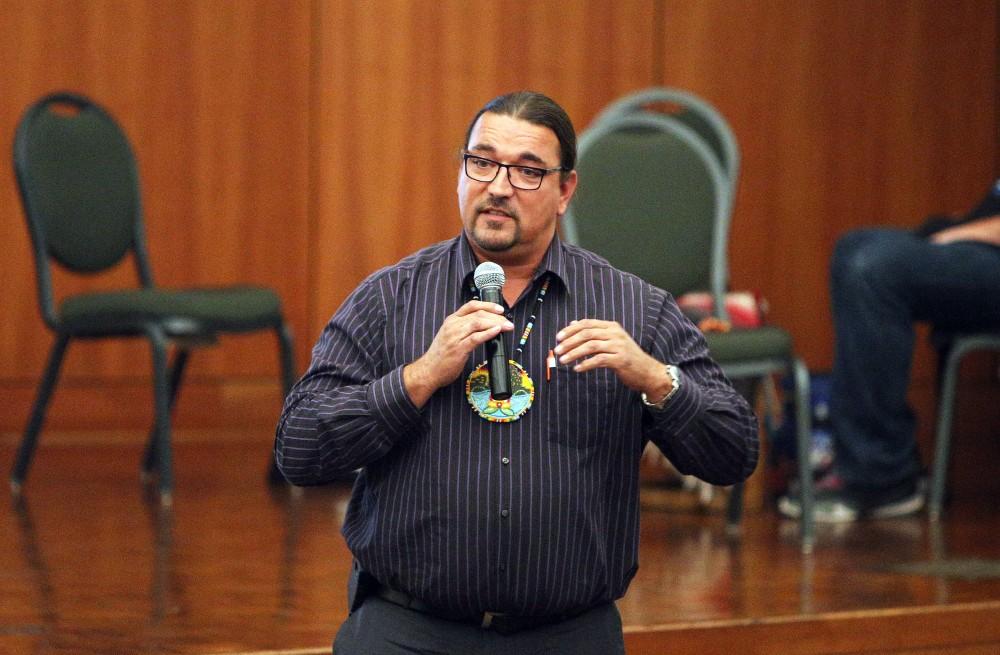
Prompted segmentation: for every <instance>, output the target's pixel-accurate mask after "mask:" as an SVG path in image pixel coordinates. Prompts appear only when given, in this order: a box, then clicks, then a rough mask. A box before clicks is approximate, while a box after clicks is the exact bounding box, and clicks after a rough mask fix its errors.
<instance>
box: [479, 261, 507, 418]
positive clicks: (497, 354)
mask: <svg viewBox="0 0 1000 655" xmlns="http://www.w3.org/2000/svg"><path fill="white" fill-rule="evenodd" d="M472 279H473V280H474V281H475V283H476V288H477V289H479V299H480V300H482V301H483V302H491V303H495V304H497V305H500V306H501V307H502V306H503V298H502V297H501V295H500V291H501V290H502V289H503V283H504V282H506V281H507V276H506V275H504V274H503V268H501V267H500V265H499V264H494V263H493V262H483V263H482V264H480V265H479V266H477V267H476V272H475V273H473V275H472ZM486 357H487V359H488V360H489V362H490V395H491V396H493V399H494V400H507V399H508V398H510V364H509V363H507V348H505V347H504V345H503V332H501V333H500V334H498V335H496V336H495V337H493V338H492V339H490V340H489V341H487V342H486Z"/></svg>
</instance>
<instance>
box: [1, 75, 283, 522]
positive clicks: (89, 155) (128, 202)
mask: <svg viewBox="0 0 1000 655" xmlns="http://www.w3.org/2000/svg"><path fill="white" fill-rule="evenodd" d="M14 170H15V173H16V176H17V184H18V189H19V191H20V196H21V201H22V205H23V207H24V214H25V217H26V219H27V223H28V229H29V232H30V235H31V242H32V246H33V250H34V261H35V268H36V276H37V286H38V302H39V307H40V309H41V314H42V318H43V320H44V322H45V325H46V326H47V327H48V328H49V329H50V330H51V331H52V332H53V334H54V337H55V342H54V344H53V346H52V350H51V353H50V355H49V359H48V364H47V365H46V368H45V372H44V375H43V377H42V379H41V382H40V384H39V387H38V391H37V395H36V398H35V402H34V406H33V408H32V410H31V415H30V418H29V420H28V424H27V427H26V429H25V431H24V436H23V439H22V441H21V444H20V447H19V449H18V452H17V457H16V461H15V463H14V467H13V471H12V473H11V487H12V489H13V491H14V492H15V493H19V492H20V491H21V487H22V484H23V483H24V479H25V476H26V475H27V473H28V468H29V466H30V464H31V460H32V456H33V454H34V451H35V447H36V445H37V441H38V435H39V432H40V430H41V427H42V423H43V421H44V418H45V411H46V407H47V405H48V402H49V399H50V397H51V395H52V391H53V389H54V387H55V384H56V381H57V379H58V376H59V369H60V365H61V363H62V360H63V355H64V354H65V352H66V348H67V346H68V345H69V343H70V340H71V339H74V338H76V339H102V338H120V337H142V338H145V339H148V340H149V343H150V346H151V350H152V363H153V367H152V374H153V390H154V404H155V407H154V410H155V411H154V415H155V419H154V425H153V428H152V430H151V432H150V439H149V444H148V446H147V448H146V455H145V457H144V460H143V464H142V467H143V471H144V473H145V474H151V473H157V474H158V476H159V490H160V498H161V502H163V503H164V504H170V502H171V498H172V491H173V473H172V455H171V445H170V442H171V437H170V434H171V420H170V412H171V408H172V406H173V403H174V400H175V398H176V394H177V390H178V388H179V387H180V384H181V381H182V379H183V373H184V368H185V365H186V363H187V361H188V356H189V353H190V350H191V348H193V347H195V346H200V345H206V344H211V343H213V342H214V341H215V339H216V337H217V335H219V334H222V333H243V332H251V331H256V330H273V331H274V333H275V334H276V335H277V339H278V345H279V352H280V359H281V369H282V392H283V393H284V392H287V390H288V389H289V388H291V385H292V382H293V375H294V365H293V358H292V343H291V336H290V333H289V330H288V328H287V326H286V324H285V321H284V319H283V315H282V309H281V301H280V299H279V298H278V296H277V294H276V293H275V292H274V291H272V290H270V289H266V288H260V287H254V286H229V287H218V288H201V289H184V290H168V289H164V288H161V287H157V286H156V285H155V284H154V282H153V274H152V269H151V267H150V264H149V259H148V256H147V252H146V245H145V234H144V229H143V220H142V206H141V202H140V192H139V174H138V170H137V167H136V162H135V158H134V155H133V153H132V148H131V146H130V145H129V141H128V138H127V137H126V135H125V134H124V132H123V131H122V130H121V128H120V127H119V126H118V124H117V123H116V122H115V120H114V119H113V118H112V117H111V116H110V115H109V114H108V113H107V112H106V111H105V110H104V109H102V108H101V107H100V106H98V105H97V104H95V103H93V102H91V101H90V100H89V99H87V98H85V97H83V96H81V95H77V94H72V93H55V94H52V95H48V96H45V97H43V98H41V99H40V100H38V101H37V102H36V103H34V104H33V105H32V106H31V107H29V108H28V109H27V111H26V112H25V114H24V116H23V117H22V119H21V121H20V123H19V125H18V127H17V133H16V135H15V140H14ZM129 254H131V255H132V259H133V263H134V265H135V267H136V272H137V278H138V283H137V286H136V287H135V288H129V289H114V290H106V291H89V292H86V293H78V294H75V295H68V296H65V297H64V298H63V299H62V300H61V302H59V303H58V304H57V302H56V294H55V290H54V288H53V276H52V273H51V270H50V269H51V267H52V264H53V263H55V264H56V265H58V266H61V267H62V268H63V269H65V270H67V271H70V272H72V273H76V274H81V275H86V274H93V273H98V272H102V271H106V270H109V269H111V268H114V267H115V266H117V265H118V264H119V263H120V262H121V261H122V260H123V259H125V258H126V256H127V255H129ZM171 345H173V346H174V349H175V355H174V358H173V362H172V363H171V364H170V365H169V366H168V361H167V359H168V349H169V347H170V346H171Z"/></svg>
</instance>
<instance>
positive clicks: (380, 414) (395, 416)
mask: <svg viewBox="0 0 1000 655" xmlns="http://www.w3.org/2000/svg"><path fill="white" fill-rule="evenodd" d="M368 407H369V408H371V413H372V416H374V417H375V419H376V420H377V421H378V422H379V424H381V425H382V427H383V429H384V430H385V432H386V434H388V435H389V436H390V437H392V438H393V440H396V439H398V438H400V437H402V436H403V435H404V434H406V433H408V432H412V431H413V430H414V428H416V427H418V426H419V425H420V422H421V414H420V410H419V409H417V407H416V405H414V404H413V400H412V399H411V398H410V394H408V393H407V392H406V386H405V385H404V384H403V367H402V366H400V367H398V368H396V369H395V370H393V371H391V372H390V373H389V374H388V375H384V376H382V377H381V378H379V379H377V380H375V381H374V382H372V383H371V384H370V385H368Z"/></svg>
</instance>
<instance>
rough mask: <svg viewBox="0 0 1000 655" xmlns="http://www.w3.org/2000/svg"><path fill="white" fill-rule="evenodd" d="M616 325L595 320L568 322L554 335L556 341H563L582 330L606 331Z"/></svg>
mask: <svg viewBox="0 0 1000 655" xmlns="http://www.w3.org/2000/svg"><path fill="white" fill-rule="evenodd" d="M616 325H618V324H617V323H615V322H614V321H600V320H597V319H595V318H584V319H581V320H578V321H570V323H569V325H567V326H566V327H564V328H563V329H562V330H560V331H559V332H558V333H557V334H556V340H557V341H563V340H565V339H568V338H570V337H571V336H573V335H574V334H578V333H580V332H581V331H583V330H588V329H601V328H604V329H607V328H610V327H614V326H616Z"/></svg>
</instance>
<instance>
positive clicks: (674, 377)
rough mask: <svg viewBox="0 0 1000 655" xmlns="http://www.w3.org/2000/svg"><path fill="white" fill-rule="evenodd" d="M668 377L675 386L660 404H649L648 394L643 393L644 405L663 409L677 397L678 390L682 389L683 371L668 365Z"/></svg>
mask: <svg viewBox="0 0 1000 655" xmlns="http://www.w3.org/2000/svg"><path fill="white" fill-rule="evenodd" d="M667 375H668V376H670V382H671V383H672V385H673V386H671V388H670V391H668V392H667V395H666V396H664V397H663V399H662V400H660V402H658V403H651V402H649V398H648V397H647V396H646V392H645V391H643V392H642V394H641V397H642V404H643V405H645V406H646V407H651V408H653V409H663V408H664V407H666V405H667V402H668V401H669V400H670V399H671V398H673V397H674V396H676V395H677V390H678V389H680V388H681V371H680V369H679V368H677V367H676V366H674V365H673V364H667Z"/></svg>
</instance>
